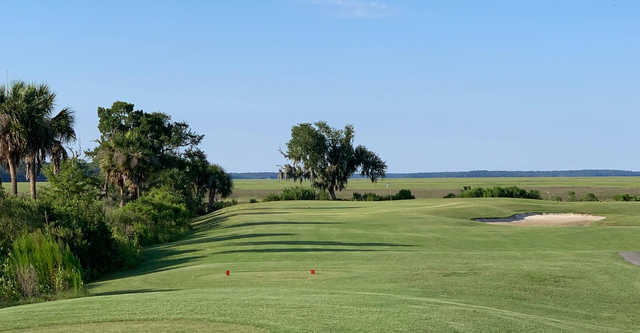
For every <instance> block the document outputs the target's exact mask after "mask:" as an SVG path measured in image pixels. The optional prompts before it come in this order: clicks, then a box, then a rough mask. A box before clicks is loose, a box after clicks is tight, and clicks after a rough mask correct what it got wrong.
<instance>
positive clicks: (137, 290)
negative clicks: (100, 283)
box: [89, 289, 180, 297]
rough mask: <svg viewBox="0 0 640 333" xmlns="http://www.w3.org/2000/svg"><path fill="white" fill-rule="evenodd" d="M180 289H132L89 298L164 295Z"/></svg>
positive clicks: (99, 294) (104, 293)
mask: <svg viewBox="0 0 640 333" xmlns="http://www.w3.org/2000/svg"><path fill="white" fill-rule="evenodd" d="M178 290H180V289H130V290H114V291H107V292H103V293H96V294H91V293H90V294H89V296H91V297H93V296H112V295H128V294H146V293H162V292H170V291H178Z"/></svg>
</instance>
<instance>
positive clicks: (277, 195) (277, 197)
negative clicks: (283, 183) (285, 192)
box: [262, 193, 280, 202]
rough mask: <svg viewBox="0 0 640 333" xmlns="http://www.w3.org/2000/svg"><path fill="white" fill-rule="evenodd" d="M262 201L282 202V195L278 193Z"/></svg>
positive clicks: (271, 194)
mask: <svg viewBox="0 0 640 333" xmlns="http://www.w3.org/2000/svg"><path fill="white" fill-rule="evenodd" d="M262 201H264V202H269V201H280V195H279V194H276V193H270V194H269V195H267V196H266V197H265V198H264V199H262Z"/></svg>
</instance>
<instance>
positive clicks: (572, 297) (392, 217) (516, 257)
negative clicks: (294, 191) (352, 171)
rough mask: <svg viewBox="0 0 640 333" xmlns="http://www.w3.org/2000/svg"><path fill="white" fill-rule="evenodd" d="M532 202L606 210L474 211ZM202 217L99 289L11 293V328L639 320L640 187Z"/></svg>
mask: <svg viewBox="0 0 640 333" xmlns="http://www.w3.org/2000/svg"><path fill="white" fill-rule="evenodd" d="M531 211H536V212H579V213H593V214H599V215H604V216H606V217H607V219H605V220H603V221H601V222H598V223H597V224H595V225H593V226H590V227H528V228H526V227H509V226H496V225H487V224H482V223H478V222H472V221H470V220H469V219H470V218H473V217H495V216H508V215H512V214H514V213H522V212H531ZM196 226H197V227H198V231H197V232H195V233H194V234H193V235H192V236H190V237H188V238H186V239H184V240H181V241H179V242H175V243H171V244H165V245H162V246H156V247H153V248H149V249H147V250H146V251H145V256H146V258H147V260H146V261H145V263H144V264H143V265H141V266H140V267H138V268H136V269H135V270H132V271H127V272H122V273H119V274H116V275H114V276H112V277H110V278H108V279H105V280H104V281H100V282H95V283H93V284H90V285H89V288H90V290H89V291H90V293H91V294H92V295H93V296H91V297H84V298H76V299H69V300H61V301H55V302H49V303H40V304H30V305H22V306H16V307H11V308H5V309H0V330H8V331H10V330H14V329H29V330H34V331H36V332H63V331H64V332H68V331H71V332H74V331H77V332H84V331H104V332H116V331H130V330H135V331H148V332H158V331H185V332H188V331H245V332H254V331H273V332H303V331H309V332H319V331H336V332H373V331H376V332H390V331H433V332H505V331H511V332H523V331H536V332H538V331H544V332H607V331H610V332H624V331H633V330H637V329H638V322H640V311H638V309H639V308H640V279H639V276H640V267H637V266H633V265H630V264H628V263H626V262H625V261H623V260H622V259H621V258H620V257H619V256H618V255H617V252H618V251H633V250H640V228H639V227H640V203H635V202H625V203H621V202H606V203H598V202H595V203H593V202H579V203H556V202H551V201H539V200H537V201H536V200H517V199H448V200H445V199H426V200H407V201H395V202H322V201H314V202H273V203H259V204H246V205H238V206H234V207H231V208H228V209H225V210H223V211H221V212H218V213H215V214H213V215H210V216H207V217H203V218H201V219H199V220H198V221H197V222H196ZM227 269H229V270H230V271H231V275H230V276H225V274H224V272H225V270H227ZM310 269H316V270H317V274H316V275H311V274H309V270H310Z"/></svg>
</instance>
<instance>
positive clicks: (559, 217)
mask: <svg viewBox="0 0 640 333" xmlns="http://www.w3.org/2000/svg"><path fill="white" fill-rule="evenodd" d="M604 219H605V217H603V216H595V215H587V214H545V213H526V214H516V215H513V216H510V217H505V218H480V219H473V220H474V221H477V222H484V223H488V224H501V225H510V226H521V227H528V226H543V227H549V226H585V225H590V224H591V223H593V222H595V221H600V220H604Z"/></svg>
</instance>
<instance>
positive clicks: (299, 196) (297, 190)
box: [263, 186, 329, 202]
mask: <svg viewBox="0 0 640 333" xmlns="http://www.w3.org/2000/svg"><path fill="white" fill-rule="evenodd" d="M328 198H329V195H328V194H327V193H326V192H318V191H316V190H315V189H311V188H307V187H302V186H294V187H288V188H285V189H284V190H282V193H280V194H277V193H271V194H269V195H267V197H266V198H264V200H263V201H265V202H268V201H280V200H327V199H328Z"/></svg>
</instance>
